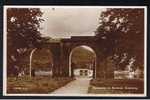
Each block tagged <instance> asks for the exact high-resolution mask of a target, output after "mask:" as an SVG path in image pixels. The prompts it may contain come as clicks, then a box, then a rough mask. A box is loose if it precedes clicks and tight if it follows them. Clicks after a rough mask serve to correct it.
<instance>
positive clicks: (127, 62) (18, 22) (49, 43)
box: [3, 6, 147, 97]
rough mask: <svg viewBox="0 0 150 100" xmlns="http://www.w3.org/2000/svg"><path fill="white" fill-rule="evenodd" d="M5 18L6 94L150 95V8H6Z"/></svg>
mask: <svg viewBox="0 0 150 100" xmlns="http://www.w3.org/2000/svg"><path fill="white" fill-rule="evenodd" d="M3 18H4V23H3V24H4V35H3V43H4V48H3V51H4V56H3V59H4V60H3V63H4V64H3V95H4V96H96V97H101V96H103V97H105V96H106V97H112V96H113V97H145V96H146V92H147V84H146V83H147V76H146V75H147V65H146V63H147V59H146V56H147V51H146V48H147V47H146V45H147V44H146V42H147V8H146V6H4V14H3Z"/></svg>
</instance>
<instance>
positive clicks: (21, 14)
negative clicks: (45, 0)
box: [7, 8, 43, 69]
mask: <svg viewBox="0 0 150 100" xmlns="http://www.w3.org/2000/svg"><path fill="white" fill-rule="evenodd" d="M41 16H42V12H41V11H40V9H38V8H8V9H7V51H8V52H7V58H8V65H7V66H8V68H12V69H14V68H13V67H12V66H14V65H17V64H19V60H20V57H21V56H22V55H23V54H24V53H25V52H26V51H27V48H34V47H37V46H38V45H39V43H40V42H41V39H42V38H41V35H40V32H39V28H40V22H42V21H43V20H42V19H41V18H40V17H41ZM18 66H19V65H18Z"/></svg>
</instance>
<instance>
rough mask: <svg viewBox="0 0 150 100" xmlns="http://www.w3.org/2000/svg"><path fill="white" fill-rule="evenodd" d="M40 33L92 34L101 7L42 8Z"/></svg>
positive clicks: (54, 36)
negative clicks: (42, 20)
mask: <svg viewBox="0 0 150 100" xmlns="http://www.w3.org/2000/svg"><path fill="white" fill-rule="evenodd" d="M41 10H42V12H43V16H42V18H43V19H44V20H45V21H44V22H43V23H41V30H40V31H41V33H42V35H43V36H50V37H52V38H69V37H70V36H93V35H94V31H95V30H96V28H97V27H98V23H99V21H98V19H99V16H100V13H101V11H103V10H104V9H102V8H52V7H51V8H42V9H41Z"/></svg>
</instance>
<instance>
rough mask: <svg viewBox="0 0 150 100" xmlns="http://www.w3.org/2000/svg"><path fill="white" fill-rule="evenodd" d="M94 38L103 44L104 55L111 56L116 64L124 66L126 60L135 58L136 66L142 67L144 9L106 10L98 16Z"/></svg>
mask: <svg viewBox="0 0 150 100" xmlns="http://www.w3.org/2000/svg"><path fill="white" fill-rule="evenodd" d="M96 36H97V37H98V38H99V39H100V40H101V41H103V43H104V44H105V45H104V48H106V50H105V51H106V52H104V53H105V54H106V55H107V54H108V56H109V55H113V56H114V58H116V59H115V60H116V62H117V63H118V64H119V63H120V62H124V64H125V65H126V61H127V60H128V61H129V59H131V58H135V59H136V64H137V65H138V66H143V59H144V9H138V8H112V9H107V10H106V11H104V12H102V13H101V15H100V19H99V27H98V28H97V31H96ZM122 59H123V60H124V61H122ZM128 61H127V62H128ZM122 66H123V65H122Z"/></svg>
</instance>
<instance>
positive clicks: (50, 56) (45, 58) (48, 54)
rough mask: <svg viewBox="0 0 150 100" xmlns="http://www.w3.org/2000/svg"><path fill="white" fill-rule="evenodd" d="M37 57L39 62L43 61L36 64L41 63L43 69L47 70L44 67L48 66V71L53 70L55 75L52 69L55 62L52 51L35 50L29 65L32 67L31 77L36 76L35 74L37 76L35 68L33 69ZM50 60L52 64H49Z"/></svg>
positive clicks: (45, 49)
mask: <svg viewBox="0 0 150 100" xmlns="http://www.w3.org/2000/svg"><path fill="white" fill-rule="evenodd" d="M43 50H44V51H43ZM40 53H42V54H40ZM44 53H45V54H44ZM37 55H38V56H39V57H38V60H41V61H36V63H39V62H40V63H41V65H40V66H41V69H45V68H44V67H45V66H48V67H49V68H48V67H47V69H49V70H50V69H51V74H53V71H52V69H53V65H54V64H53V62H54V61H53V54H52V52H51V50H50V49H48V48H34V49H33V50H32V51H31V53H30V63H29V67H30V68H29V75H30V77H32V76H34V74H35V73H34V72H35V68H33V67H35V64H34V63H35V56H37ZM36 58H37V57H36ZM40 58H41V59H40ZM48 60H49V62H50V63H47V61H48ZM43 61H44V62H43ZM48 64H49V65H48ZM36 67H37V65H36ZM38 67H39V66H38ZM42 67H43V68H42Z"/></svg>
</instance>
